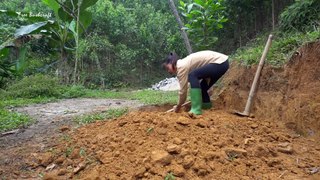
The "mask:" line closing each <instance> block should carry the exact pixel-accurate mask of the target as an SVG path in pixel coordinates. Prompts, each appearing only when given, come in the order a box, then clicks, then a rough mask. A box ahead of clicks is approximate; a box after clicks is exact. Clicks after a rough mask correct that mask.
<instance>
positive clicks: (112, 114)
mask: <svg viewBox="0 0 320 180" xmlns="http://www.w3.org/2000/svg"><path fill="white" fill-rule="evenodd" d="M127 112H128V108H118V109H110V110H108V111H106V112H103V113H95V114H89V115H83V116H78V117H76V118H74V120H75V121H76V122H77V123H78V124H88V123H92V122H95V121H100V120H107V119H112V118H116V117H120V116H122V115H124V114H126V113H127Z"/></svg>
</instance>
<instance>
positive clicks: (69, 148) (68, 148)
mask: <svg viewBox="0 0 320 180" xmlns="http://www.w3.org/2000/svg"><path fill="white" fill-rule="evenodd" d="M73 149H74V148H73V147H67V149H66V152H65V155H66V157H69V156H70V155H71V154H72V151H73Z"/></svg>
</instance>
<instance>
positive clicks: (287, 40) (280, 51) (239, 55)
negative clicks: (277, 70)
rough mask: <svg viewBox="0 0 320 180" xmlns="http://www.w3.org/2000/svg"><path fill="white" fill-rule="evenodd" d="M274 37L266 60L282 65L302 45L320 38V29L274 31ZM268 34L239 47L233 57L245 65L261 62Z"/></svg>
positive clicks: (275, 64)
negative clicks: (290, 31) (287, 31)
mask: <svg viewBox="0 0 320 180" xmlns="http://www.w3.org/2000/svg"><path fill="white" fill-rule="evenodd" d="M273 34H274V38H273V41H272V45H271V48H270V50H269V53H268V55H267V59H266V62H267V63H268V64H271V65H273V66H282V65H283V64H285V63H286V62H287V60H288V59H289V58H290V57H291V56H292V54H293V53H294V52H295V51H296V49H297V48H299V47H300V46H302V45H304V44H306V43H308V42H312V41H316V40H317V39H319V38H320V29H318V30H316V31H312V32H304V33H303V32H294V33H283V32H279V31H275V32H273ZM267 37H268V34H263V35H261V36H259V37H257V38H256V39H255V40H254V41H252V42H251V43H249V44H248V45H247V46H245V47H241V48H239V49H238V50H237V51H236V53H235V54H233V55H232V57H231V59H235V60H236V61H240V62H241V63H242V64H244V65H252V64H257V63H259V60H260V58H261V56H262V52H263V49H264V46H265V44H266V42H267Z"/></svg>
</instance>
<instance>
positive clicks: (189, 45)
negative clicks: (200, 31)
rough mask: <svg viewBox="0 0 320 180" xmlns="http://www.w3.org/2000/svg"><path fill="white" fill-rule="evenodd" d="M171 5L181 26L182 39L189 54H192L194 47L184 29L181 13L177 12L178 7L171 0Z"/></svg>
mask: <svg viewBox="0 0 320 180" xmlns="http://www.w3.org/2000/svg"><path fill="white" fill-rule="evenodd" d="M169 5H170V7H171V9H172V12H173V15H174V17H175V18H176V20H177V22H178V25H179V28H180V31H181V35H182V38H183V40H184V43H185V45H186V48H187V51H188V53H189V54H191V53H192V47H191V44H190V41H189V38H188V35H187V33H186V31H185V30H184V29H183V27H184V26H183V23H182V21H181V19H180V16H179V13H178V11H177V8H176V6H175V5H174V2H173V0H169Z"/></svg>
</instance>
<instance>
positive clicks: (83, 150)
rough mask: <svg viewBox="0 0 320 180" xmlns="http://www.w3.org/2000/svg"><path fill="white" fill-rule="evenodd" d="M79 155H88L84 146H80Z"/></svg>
mask: <svg viewBox="0 0 320 180" xmlns="http://www.w3.org/2000/svg"><path fill="white" fill-rule="evenodd" d="M79 155H80V156H81V157H85V156H86V155H87V153H86V150H85V149H84V148H80V152H79Z"/></svg>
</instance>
